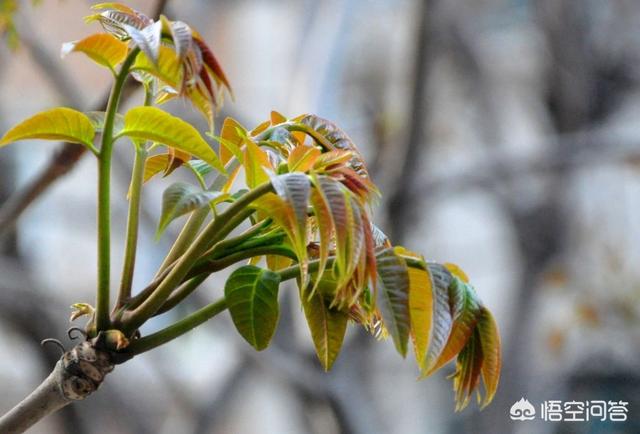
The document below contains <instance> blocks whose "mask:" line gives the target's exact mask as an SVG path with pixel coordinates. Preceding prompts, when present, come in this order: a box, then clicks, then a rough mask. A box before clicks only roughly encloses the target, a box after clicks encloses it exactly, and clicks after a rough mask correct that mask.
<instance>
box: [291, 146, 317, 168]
mask: <svg viewBox="0 0 640 434" xmlns="http://www.w3.org/2000/svg"><path fill="white" fill-rule="evenodd" d="M320 154H322V152H321V151H320V149H318V148H316V147H315V146H307V145H298V146H296V147H295V148H294V149H293V151H291V154H289V159H288V161H287V164H288V166H289V172H296V171H298V172H306V171H308V170H309V169H311V168H312V167H313V165H314V163H315V162H316V160H317V159H318V157H319V156H320Z"/></svg>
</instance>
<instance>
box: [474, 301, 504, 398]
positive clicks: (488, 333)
mask: <svg viewBox="0 0 640 434" xmlns="http://www.w3.org/2000/svg"><path fill="white" fill-rule="evenodd" d="M477 330H478V335H479V336H480V346H481V348H482V356H483V362H482V381H483V382H484V389H485V391H486V394H485V396H484V402H482V404H481V408H484V407H486V406H487V405H489V403H490V402H491V401H492V400H493V397H494V396H495V394H496V390H498V382H499V381H500V369H501V367H502V358H501V355H500V334H499V333H498V326H497V324H496V321H495V319H494V318H493V315H491V312H490V311H489V310H488V309H487V308H485V307H484V306H483V307H482V308H480V317H479V318H478V325H477Z"/></svg>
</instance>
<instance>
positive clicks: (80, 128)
mask: <svg viewBox="0 0 640 434" xmlns="http://www.w3.org/2000/svg"><path fill="white" fill-rule="evenodd" d="M95 134H96V130H95V128H94V127H93V125H92V124H91V121H90V120H89V118H88V117H87V116H86V115H85V114H84V113H80V112H79V111H76V110H73V109H70V108H66V107H58V108H54V109H51V110H47V111H44V112H41V113H38V114H37V115H35V116H32V117H30V118H29V119H26V120H24V121H22V122H21V123H19V124H18V125H16V126H15V127H13V128H12V129H10V130H9V131H8V132H7V133H6V134H5V135H4V136H3V137H2V139H0V147H2V146H5V145H7V144H9V143H11V142H16V141H18V140H26V139H44V140H63V141H65V142H72V143H80V144H83V145H85V146H87V147H88V148H89V149H93V137H94V136H95Z"/></svg>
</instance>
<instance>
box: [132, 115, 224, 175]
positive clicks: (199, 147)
mask: <svg viewBox="0 0 640 434" xmlns="http://www.w3.org/2000/svg"><path fill="white" fill-rule="evenodd" d="M123 135H125V136H129V137H133V138H136V139H142V140H151V141H154V142H158V143H162V144H165V145H167V146H170V147H172V148H176V149H179V150H181V151H185V152H188V153H190V154H191V155H195V156H196V157H198V158H200V159H201V160H203V161H205V162H207V163H208V164H209V165H211V166H212V167H214V168H216V169H217V170H218V171H220V172H222V173H226V172H225V170H224V166H223V165H222V164H221V163H220V160H219V159H218V156H217V155H216V153H215V152H214V151H213V149H211V147H210V146H209V144H208V143H207V142H206V141H205V140H204V139H203V138H202V136H201V135H200V133H198V131H197V130H196V129H195V128H194V127H193V126H191V125H190V124H189V123H187V122H185V121H183V120H182V119H180V118H178V117H175V116H173V115H171V114H169V113H167V112H165V111H163V110H160V109H159V108H156V107H136V108H133V109H131V110H129V111H128V112H127V114H126V115H125V116H124V130H123V131H122V132H121V133H120V134H119V136H123Z"/></svg>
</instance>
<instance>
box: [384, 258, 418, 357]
mask: <svg viewBox="0 0 640 434" xmlns="http://www.w3.org/2000/svg"><path fill="white" fill-rule="evenodd" d="M377 265H378V278H379V283H378V288H379V289H378V300H377V302H378V304H377V305H378V307H379V308H380V311H381V312H382V319H383V321H384V324H385V327H386V328H387V330H388V331H389V333H390V334H391V337H392V338H393V343H394V344H395V347H396V350H398V352H399V353H400V355H401V356H402V357H405V356H406V355H407V342H408V340H409V330H410V329H411V319H410V318H411V317H410V313H409V273H408V270H407V264H406V263H405V261H404V259H402V258H401V257H400V256H398V255H396V254H395V252H394V251H393V249H385V250H382V251H381V252H379V253H378V255H377Z"/></svg>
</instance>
